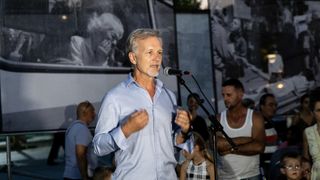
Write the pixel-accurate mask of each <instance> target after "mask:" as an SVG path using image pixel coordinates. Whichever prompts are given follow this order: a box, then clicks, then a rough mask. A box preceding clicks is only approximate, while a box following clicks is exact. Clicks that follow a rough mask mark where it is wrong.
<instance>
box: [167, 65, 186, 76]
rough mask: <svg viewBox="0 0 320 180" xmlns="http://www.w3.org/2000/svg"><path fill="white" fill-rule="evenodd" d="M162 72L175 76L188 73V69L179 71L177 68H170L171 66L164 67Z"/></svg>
mask: <svg viewBox="0 0 320 180" xmlns="http://www.w3.org/2000/svg"><path fill="white" fill-rule="evenodd" d="M163 73H164V74H165V75H166V76H170V75H175V76H182V75H190V74H191V73H190V72H189V71H181V70H179V69H172V68H171V67H165V68H164V70H163Z"/></svg>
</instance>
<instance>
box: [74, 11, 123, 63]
mask: <svg viewBox="0 0 320 180" xmlns="http://www.w3.org/2000/svg"><path fill="white" fill-rule="evenodd" d="M87 31H88V37H86V38H83V37H81V36H72V37H71V47H70V51H71V58H72V61H73V62H74V63H75V64H78V65H93V66H120V65H121V62H117V61H116V59H115V55H116V51H117V47H116V45H117V42H118V41H119V40H120V39H121V38H122V35H123V31H124V29H123V25H122V23H121V21H120V20H119V18H117V17H116V16H114V15H113V14H111V13H103V14H101V15H98V14H97V13H94V15H93V16H92V17H91V18H90V19H89V22H88V25H87Z"/></svg>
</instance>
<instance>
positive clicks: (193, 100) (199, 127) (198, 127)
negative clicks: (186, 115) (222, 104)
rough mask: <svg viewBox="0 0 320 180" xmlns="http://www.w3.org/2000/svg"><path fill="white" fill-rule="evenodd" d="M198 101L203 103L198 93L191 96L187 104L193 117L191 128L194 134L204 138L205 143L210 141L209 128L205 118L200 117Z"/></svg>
mask: <svg viewBox="0 0 320 180" xmlns="http://www.w3.org/2000/svg"><path fill="white" fill-rule="evenodd" d="M198 101H201V99H200V96H199V94H197V93H193V94H189V96H188V98H187V104H188V109H189V112H190V113H191V115H192V116H191V117H192V119H191V126H192V130H193V131H194V132H197V133H199V134H200V135H201V136H202V138H203V139H204V140H205V141H207V140H208V139H209V132H208V127H207V124H206V121H205V120H204V119H203V117H201V116H200V115H198V112H197V110H198V108H199V103H198Z"/></svg>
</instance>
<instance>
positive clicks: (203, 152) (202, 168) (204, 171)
mask: <svg viewBox="0 0 320 180" xmlns="http://www.w3.org/2000/svg"><path fill="white" fill-rule="evenodd" d="M193 138H194V141H193V142H194V147H193V151H192V152H191V153H188V152H187V151H185V150H184V155H185V157H186V160H185V162H184V163H183V164H182V166H181V171H180V180H214V178H215V177H214V173H215V172H214V164H213V160H212V157H211V156H210V155H209V153H208V149H207V147H206V143H205V141H204V139H203V138H202V137H201V136H200V135H199V134H198V133H195V132H193Z"/></svg>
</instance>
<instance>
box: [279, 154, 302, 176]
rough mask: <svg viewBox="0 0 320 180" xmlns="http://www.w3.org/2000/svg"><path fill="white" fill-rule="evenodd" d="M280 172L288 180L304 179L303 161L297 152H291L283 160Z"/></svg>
mask: <svg viewBox="0 0 320 180" xmlns="http://www.w3.org/2000/svg"><path fill="white" fill-rule="evenodd" d="M280 163H281V168H280V171H281V173H282V174H283V175H285V176H286V177H287V180H300V179H301V178H302V169H301V166H302V160H301V156H300V155H299V154H298V153H296V152H289V153H286V154H284V155H283V156H282V158H281V162H280Z"/></svg>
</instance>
